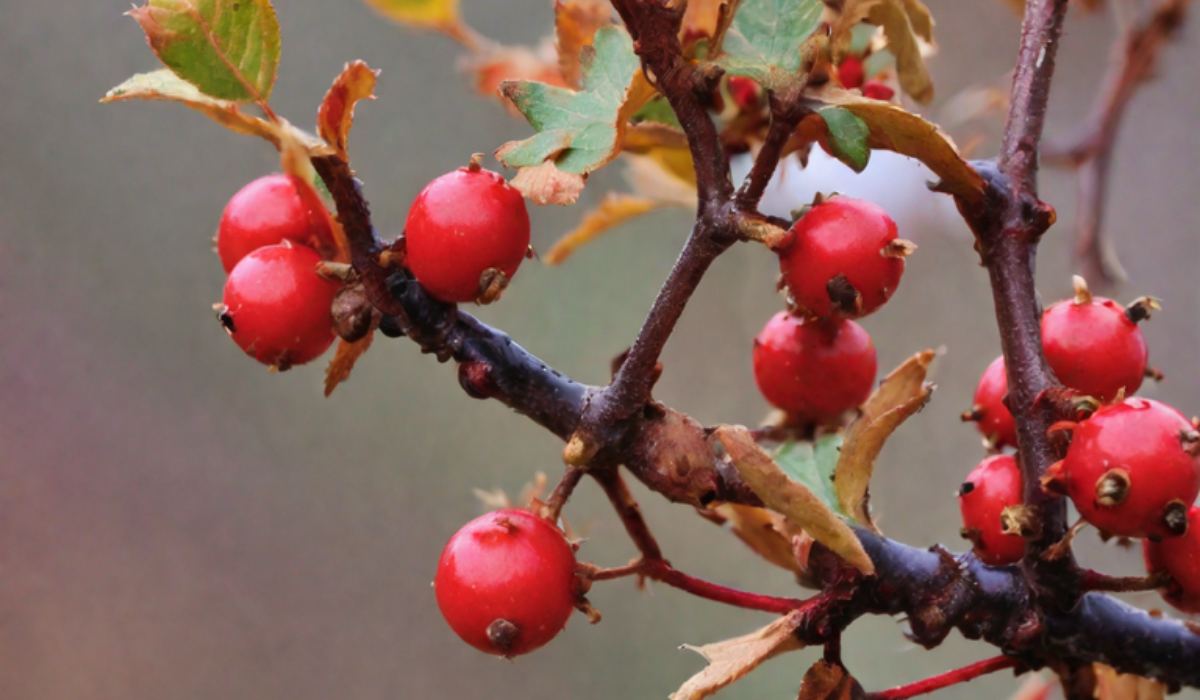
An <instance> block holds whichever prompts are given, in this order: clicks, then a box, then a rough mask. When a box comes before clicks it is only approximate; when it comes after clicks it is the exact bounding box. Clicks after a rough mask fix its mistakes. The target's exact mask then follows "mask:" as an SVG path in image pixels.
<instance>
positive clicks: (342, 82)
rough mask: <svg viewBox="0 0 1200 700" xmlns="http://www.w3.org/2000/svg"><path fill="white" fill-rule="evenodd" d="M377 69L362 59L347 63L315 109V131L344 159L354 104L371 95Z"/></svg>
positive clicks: (372, 94) (371, 96)
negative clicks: (319, 105)
mask: <svg viewBox="0 0 1200 700" xmlns="http://www.w3.org/2000/svg"><path fill="white" fill-rule="evenodd" d="M378 77H379V71H376V70H371V68H370V66H368V65H367V64H366V63H364V62H362V61H354V62H353V63H347V64H346V67H345V68H343V69H342V72H341V74H339V75H338V77H337V78H335V79H334V81H333V85H331V86H330V87H329V91H328V92H326V93H325V99H324V100H323V101H322V102H321V107H320V109H318V110H317V133H319V134H320V135H321V138H323V139H325V140H326V141H327V142H328V143H329V145H330V146H333V148H334V149H335V150H336V151H337V154H338V156H340V157H341V158H342V160H346V140H347V138H348V137H349V135H350V127H351V126H353V124H354V105H355V103H356V102H358V101H359V100H373V99H375V81H376V79H377V78H378Z"/></svg>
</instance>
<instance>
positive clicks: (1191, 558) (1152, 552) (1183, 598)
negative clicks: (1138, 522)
mask: <svg viewBox="0 0 1200 700" xmlns="http://www.w3.org/2000/svg"><path fill="white" fill-rule="evenodd" d="M1142 551H1143V553H1144V554H1145V557H1146V570H1147V571H1149V572H1150V573H1152V574H1156V573H1158V572H1160V571H1166V572H1167V573H1169V574H1171V579H1172V581H1171V584H1170V585H1168V586H1166V587H1164V588H1162V589H1160V592H1161V593H1162V597H1163V599H1164V600H1166V601H1167V602H1168V603H1170V604H1171V605H1174V606H1175V607H1176V608H1179V609H1180V610H1182V611H1183V612H1186V613H1193V614H1194V613H1200V508H1196V507H1192V508H1191V509H1190V510H1189V511H1188V528H1187V533H1186V534H1184V535H1183V536H1182V537H1172V538H1169V539H1165V540H1163V541H1161V542H1152V541H1150V540H1142Z"/></svg>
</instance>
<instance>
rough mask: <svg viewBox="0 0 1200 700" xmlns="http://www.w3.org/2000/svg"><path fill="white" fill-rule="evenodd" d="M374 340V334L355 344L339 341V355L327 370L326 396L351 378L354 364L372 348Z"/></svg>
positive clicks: (336, 355) (335, 356)
mask: <svg viewBox="0 0 1200 700" xmlns="http://www.w3.org/2000/svg"><path fill="white" fill-rule="evenodd" d="M373 340H375V334H374V333H367V334H366V335H364V336H363V337H362V338H360V339H359V340H358V341H356V342H353V343H347V342H346V341H344V340H342V339H340V338H339V339H338V346H337V353H336V354H335V355H334V356H333V360H331V361H330V363H329V367H328V368H327V369H326V370H325V395H326V396H329V395H330V394H332V393H333V390H334V389H336V388H337V387H338V385H339V384H341V383H342V382H344V381H346V380H347V379H349V378H350V371H351V370H353V369H354V363H356V362H358V358H360V357H362V356H363V353H365V352H366V351H367V349H368V348H370V347H371V342H372V341H373Z"/></svg>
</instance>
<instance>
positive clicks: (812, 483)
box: [774, 433, 851, 516]
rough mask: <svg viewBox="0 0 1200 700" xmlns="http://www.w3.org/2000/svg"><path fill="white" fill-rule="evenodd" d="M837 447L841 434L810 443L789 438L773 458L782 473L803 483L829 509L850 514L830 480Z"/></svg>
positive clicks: (836, 459) (842, 513) (840, 447)
mask: <svg viewBox="0 0 1200 700" xmlns="http://www.w3.org/2000/svg"><path fill="white" fill-rule="evenodd" d="M841 449H842V435H841V433H831V434H829V435H822V436H821V437H819V438H817V439H816V440H814V441H812V442H800V441H795V440H789V441H788V442H785V443H784V444H783V445H781V446H780V447H779V449H778V450H776V452H775V455H774V460H775V463H776V464H778V465H779V468H780V469H782V470H783V473H784V474H787V475H788V476H789V477H790V478H791V479H792V480H794V481H797V482H799V483H801V484H803V485H804V488H806V489H808V490H809V491H810V492H812V494H813V495H814V496H816V497H817V498H818V499H820V500H821V502H822V503H824V504H825V505H826V506H828V507H829V509H830V510H832V511H833V512H835V513H837V514H838V515H842V516H850V515H851V513H850V511H845V510H843V509H842V507H841V504H840V503H839V501H838V497H837V490H836V489H835V488H834V483H833V471H834V469H835V468H836V467H837V464H838V455H839V454H840V452H841Z"/></svg>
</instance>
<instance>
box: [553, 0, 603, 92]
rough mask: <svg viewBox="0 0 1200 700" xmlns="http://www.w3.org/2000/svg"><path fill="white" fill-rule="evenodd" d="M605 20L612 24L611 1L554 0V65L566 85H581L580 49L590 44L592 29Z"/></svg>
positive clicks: (594, 31)
mask: <svg viewBox="0 0 1200 700" xmlns="http://www.w3.org/2000/svg"><path fill="white" fill-rule="evenodd" d="M606 24H612V4H611V3H610V2H609V1H608V0H554V37H555V44H556V46H557V47H558V67H559V70H561V71H562V75H563V78H564V79H565V80H566V81H567V85H569V86H571V87H573V88H576V89H578V88H580V87H582V86H583V66H582V65H581V64H580V61H579V54H580V51H582V49H583V47H585V46H591V45H592V39H593V38H594V37H595V36H596V30H597V29H599V28H600V27H603V26H604V25H606Z"/></svg>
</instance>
